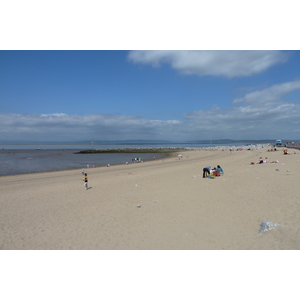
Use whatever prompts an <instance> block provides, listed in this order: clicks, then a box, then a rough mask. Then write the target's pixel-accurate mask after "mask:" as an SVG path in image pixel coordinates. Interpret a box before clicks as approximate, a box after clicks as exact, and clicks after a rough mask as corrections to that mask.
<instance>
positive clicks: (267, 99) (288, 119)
mask: <svg viewBox="0 0 300 300" xmlns="http://www.w3.org/2000/svg"><path fill="white" fill-rule="evenodd" d="M297 89H300V80H295V81H291V82H285V83H281V84H276V85H273V86H271V87H268V88H265V89H263V90H260V91H254V92H251V93H248V94H246V95H245V96H244V97H242V98H239V99H235V100H233V104H235V105H236V106H234V107H233V108H231V109H222V108H220V107H216V106H214V107H213V108H212V109H211V110H209V111H204V110H199V111H195V112H192V113H189V114H185V115H184V117H185V118H186V119H187V120H188V121H189V122H191V123H192V124H194V125H195V126H197V128H198V130H199V131H201V130H203V131H205V130H207V131H208V132H210V133H211V135H214V136H215V138H220V137H221V136H222V134H224V135H223V136H224V137H226V138H233V139H248V138H250V139H264V138H276V137H278V136H279V137H281V136H283V137H284V138H291V139H295V138H296V139H297V136H298V135H297V134H296V133H297V130H298V126H299V124H300V118H299V116H300V105H299V104H297V103H292V102H289V101H287V100H285V99H283V97H284V96H286V95H288V94H289V93H291V92H293V91H295V90H297ZM238 105H240V106H238ZM297 124H298V126H296V125H297ZM217 136H218V137H217ZM298 139H299V138H298Z"/></svg>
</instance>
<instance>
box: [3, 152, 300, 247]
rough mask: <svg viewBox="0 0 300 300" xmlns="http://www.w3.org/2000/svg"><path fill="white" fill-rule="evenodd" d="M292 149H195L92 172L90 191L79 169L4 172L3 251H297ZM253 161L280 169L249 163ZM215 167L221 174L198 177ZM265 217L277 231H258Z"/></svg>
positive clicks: (299, 206) (299, 211)
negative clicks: (285, 150) (21, 172)
mask: <svg viewBox="0 0 300 300" xmlns="http://www.w3.org/2000/svg"><path fill="white" fill-rule="evenodd" d="M295 151H296V154H290V155H283V152H282V151H276V152H267V148H263V149H260V150H255V151H247V150H243V151H232V152H230V151H204V150H197V151H186V152H182V153H181V154H182V155H183V157H182V159H179V158H178V157H177V154H174V155H173V156H172V157H170V158H168V159H165V160H156V161H153V162H147V163H138V164H129V165H120V166H111V167H101V168H91V169H86V171H87V173H88V177H89V187H90V188H89V189H88V190H85V188H84V186H83V181H82V177H83V176H82V175H81V169H80V170H72V171H60V172H49V173H40V174H26V175H16V176H2V177H0V249H8V250H9V249H49V250H51V249H78V250H79V249H99V250H100V249H108V250H112V249H115V250H117V249H132V250H135V249H136V250H139V249H148V250H152V249H157V250H172V249H177V250H181V249H190V250H194V249H198V250H202V249H206V250H212V249H220V250H221V249H235V250H239V249H245V250H247V249H249V250H252V249H253V250H254V249H278V250H279V249H300V230H299V229H300V225H299V217H300V197H299V196H300V184H299V182H300V180H299V179H300V168H299V166H300V155H299V154H300V152H299V150H295ZM289 152H290V153H293V152H294V150H292V149H290V150H289ZM260 156H262V157H263V158H265V157H266V156H267V157H268V158H269V160H270V161H274V160H278V161H279V163H276V164H271V163H266V164H261V165H257V164H256V165H250V162H255V161H258V159H259V157H260ZM218 164H219V165H221V167H222V168H223V170H224V172H225V174H224V175H223V176H220V177H218V178H215V179H207V178H205V179H204V178H202V169H203V167H205V166H206V165H210V166H212V167H215V166H217V165H218ZM276 169H278V170H279V171H277V170H276ZM138 206H140V207H138ZM266 220H268V221H270V222H273V223H277V224H280V225H282V227H280V228H274V229H271V230H269V231H266V232H264V233H259V230H260V224H261V223H262V222H263V221H266Z"/></svg>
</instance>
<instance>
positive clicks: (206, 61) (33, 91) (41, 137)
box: [0, 50, 300, 142]
mask: <svg viewBox="0 0 300 300" xmlns="http://www.w3.org/2000/svg"><path fill="white" fill-rule="evenodd" d="M0 66H1V67H0V103H1V104H0V118H1V122H0V142H1V141H11V142H14V141H19V140H28V141H59V142H64V141H65V142H71V141H82V140H84V141H85V140H94V141H101V140H111V141H114V140H134V139H143V140H171V141H190V140H207V139H208V140H211V139H212V140H214V139H254V140H259V139H285V140H299V139H300V117H299V116H300V52H299V51H295V50H293V51H287V50H284V51H279V50H212V51H210V50H134V51H125V50H91V51H89V50H82V51H80V50H62V51H54V50H49V51H45V50H43V51H39V50H28V51H25V50H19V51H13V50H3V51H0Z"/></svg>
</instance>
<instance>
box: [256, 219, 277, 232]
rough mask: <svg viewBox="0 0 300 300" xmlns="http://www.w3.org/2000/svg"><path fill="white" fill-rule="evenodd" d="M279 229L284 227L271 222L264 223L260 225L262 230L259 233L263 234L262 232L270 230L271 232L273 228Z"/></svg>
mask: <svg viewBox="0 0 300 300" xmlns="http://www.w3.org/2000/svg"><path fill="white" fill-rule="evenodd" d="M279 227H282V225H280V224H277V223H274V224H273V223H272V222H270V221H268V220H267V221H263V222H262V223H261V224H260V229H259V233H262V232H266V231H268V230H271V229H273V228H279Z"/></svg>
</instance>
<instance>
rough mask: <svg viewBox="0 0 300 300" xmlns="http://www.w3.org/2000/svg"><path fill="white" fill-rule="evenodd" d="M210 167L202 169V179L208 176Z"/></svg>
mask: <svg viewBox="0 0 300 300" xmlns="http://www.w3.org/2000/svg"><path fill="white" fill-rule="evenodd" d="M210 169H211V168H210V167H204V168H203V178H205V177H207V176H208V175H210Z"/></svg>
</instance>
